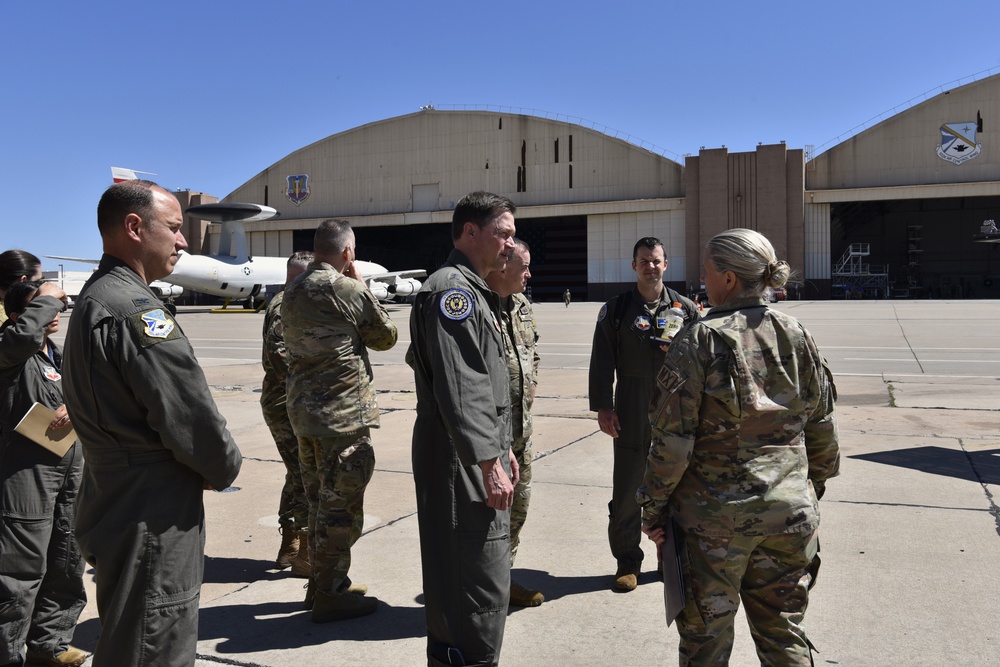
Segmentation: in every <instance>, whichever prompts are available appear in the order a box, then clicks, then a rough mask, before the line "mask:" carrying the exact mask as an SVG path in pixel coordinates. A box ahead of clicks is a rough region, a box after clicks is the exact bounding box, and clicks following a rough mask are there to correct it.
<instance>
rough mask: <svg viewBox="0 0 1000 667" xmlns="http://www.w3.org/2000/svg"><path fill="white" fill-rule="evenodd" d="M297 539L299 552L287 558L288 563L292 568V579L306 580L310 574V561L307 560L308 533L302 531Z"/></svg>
mask: <svg viewBox="0 0 1000 667" xmlns="http://www.w3.org/2000/svg"><path fill="white" fill-rule="evenodd" d="M298 537H299V552H298V553H297V554H295V555H294V556H292V557H291V558H289V559H288V561H289V563H290V564H291V566H292V576H293V577H302V578H303V579H308V578H309V575H311V574H312V561H310V560H309V533H308V532H307V531H304V530H303V531H300V532H299V533H298Z"/></svg>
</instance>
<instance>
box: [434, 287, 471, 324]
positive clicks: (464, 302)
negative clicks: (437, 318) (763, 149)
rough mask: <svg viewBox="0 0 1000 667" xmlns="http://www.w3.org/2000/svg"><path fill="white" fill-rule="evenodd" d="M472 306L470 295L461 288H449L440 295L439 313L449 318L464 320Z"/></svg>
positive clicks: (469, 313)
mask: <svg viewBox="0 0 1000 667" xmlns="http://www.w3.org/2000/svg"><path fill="white" fill-rule="evenodd" d="M473 307H474V303H473V300H472V295H471V294H469V293H468V292H466V291H465V290H463V289H450V290H448V291H447V292H445V293H444V294H442V295H441V314H442V315H444V316H445V317H447V318H448V319H449V320H456V321H459V320H464V319H465V318H467V317H468V316H469V315H471V314H472V309H473Z"/></svg>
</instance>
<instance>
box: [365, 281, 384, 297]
mask: <svg viewBox="0 0 1000 667" xmlns="http://www.w3.org/2000/svg"><path fill="white" fill-rule="evenodd" d="M368 289H370V290H371V292H372V296H374V297H375V298H376V299H378V300H379V301H385V300H386V299H388V298H389V286H388V285H386V284H385V283H380V282H379V281H377V280H373V281H371V282H370V283H368Z"/></svg>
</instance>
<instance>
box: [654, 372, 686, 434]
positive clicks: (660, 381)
mask: <svg viewBox="0 0 1000 667" xmlns="http://www.w3.org/2000/svg"><path fill="white" fill-rule="evenodd" d="M686 379H687V377H686V374H684V373H683V372H681V370H680V369H678V368H675V367H674V366H670V365H667V364H664V365H663V366H661V367H660V371H659V372H658V373H657V374H656V383H655V385H654V386H653V395H652V397H651V398H650V400H649V423H650V425H651V426H652V427H653V428H654V429H656V428H657V427H662V426H663V425H664V424H665V423H666V421H667V420H668V419H669V418H670V415H671V414H672V410H671V407H670V406H671V404H672V403H673V400H672V399H673V398H674V395H675V394H676V393H677V392H678V390H680V388H681V387H683V386H684V381H685V380H686Z"/></svg>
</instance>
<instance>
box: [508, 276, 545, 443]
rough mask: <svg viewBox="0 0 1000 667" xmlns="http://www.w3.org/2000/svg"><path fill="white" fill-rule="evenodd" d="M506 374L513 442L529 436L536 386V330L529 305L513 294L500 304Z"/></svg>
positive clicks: (521, 296) (526, 299)
mask: <svg viewBox="0 0 1000 667" xmlns="http://www.w3.org/2000/svg"><path fill="white" fill-rule="evenodd" d="M500 314H501V316H502V317H503V324H504V326H503V333H504V338H505V339H506V340H505V346H506V351H507V370H508V371H509V372H510V418H511V426H512V428H513V432H514V439H515V440H517V439H518V438H528V437H530V436H531V431H532V426H531V405H532V403H534V402H535V386H536V385H537V384H538V361H539V357H538V327H536V326H535V313H534V312H533V311H532V310H531V302H529V301H528V298H527V297H526V296H524V295H523V294H513V295H511V296H509V297H507V298H506V299H504V300H503V301H502V302H501V304H500Z"/></svg>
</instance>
